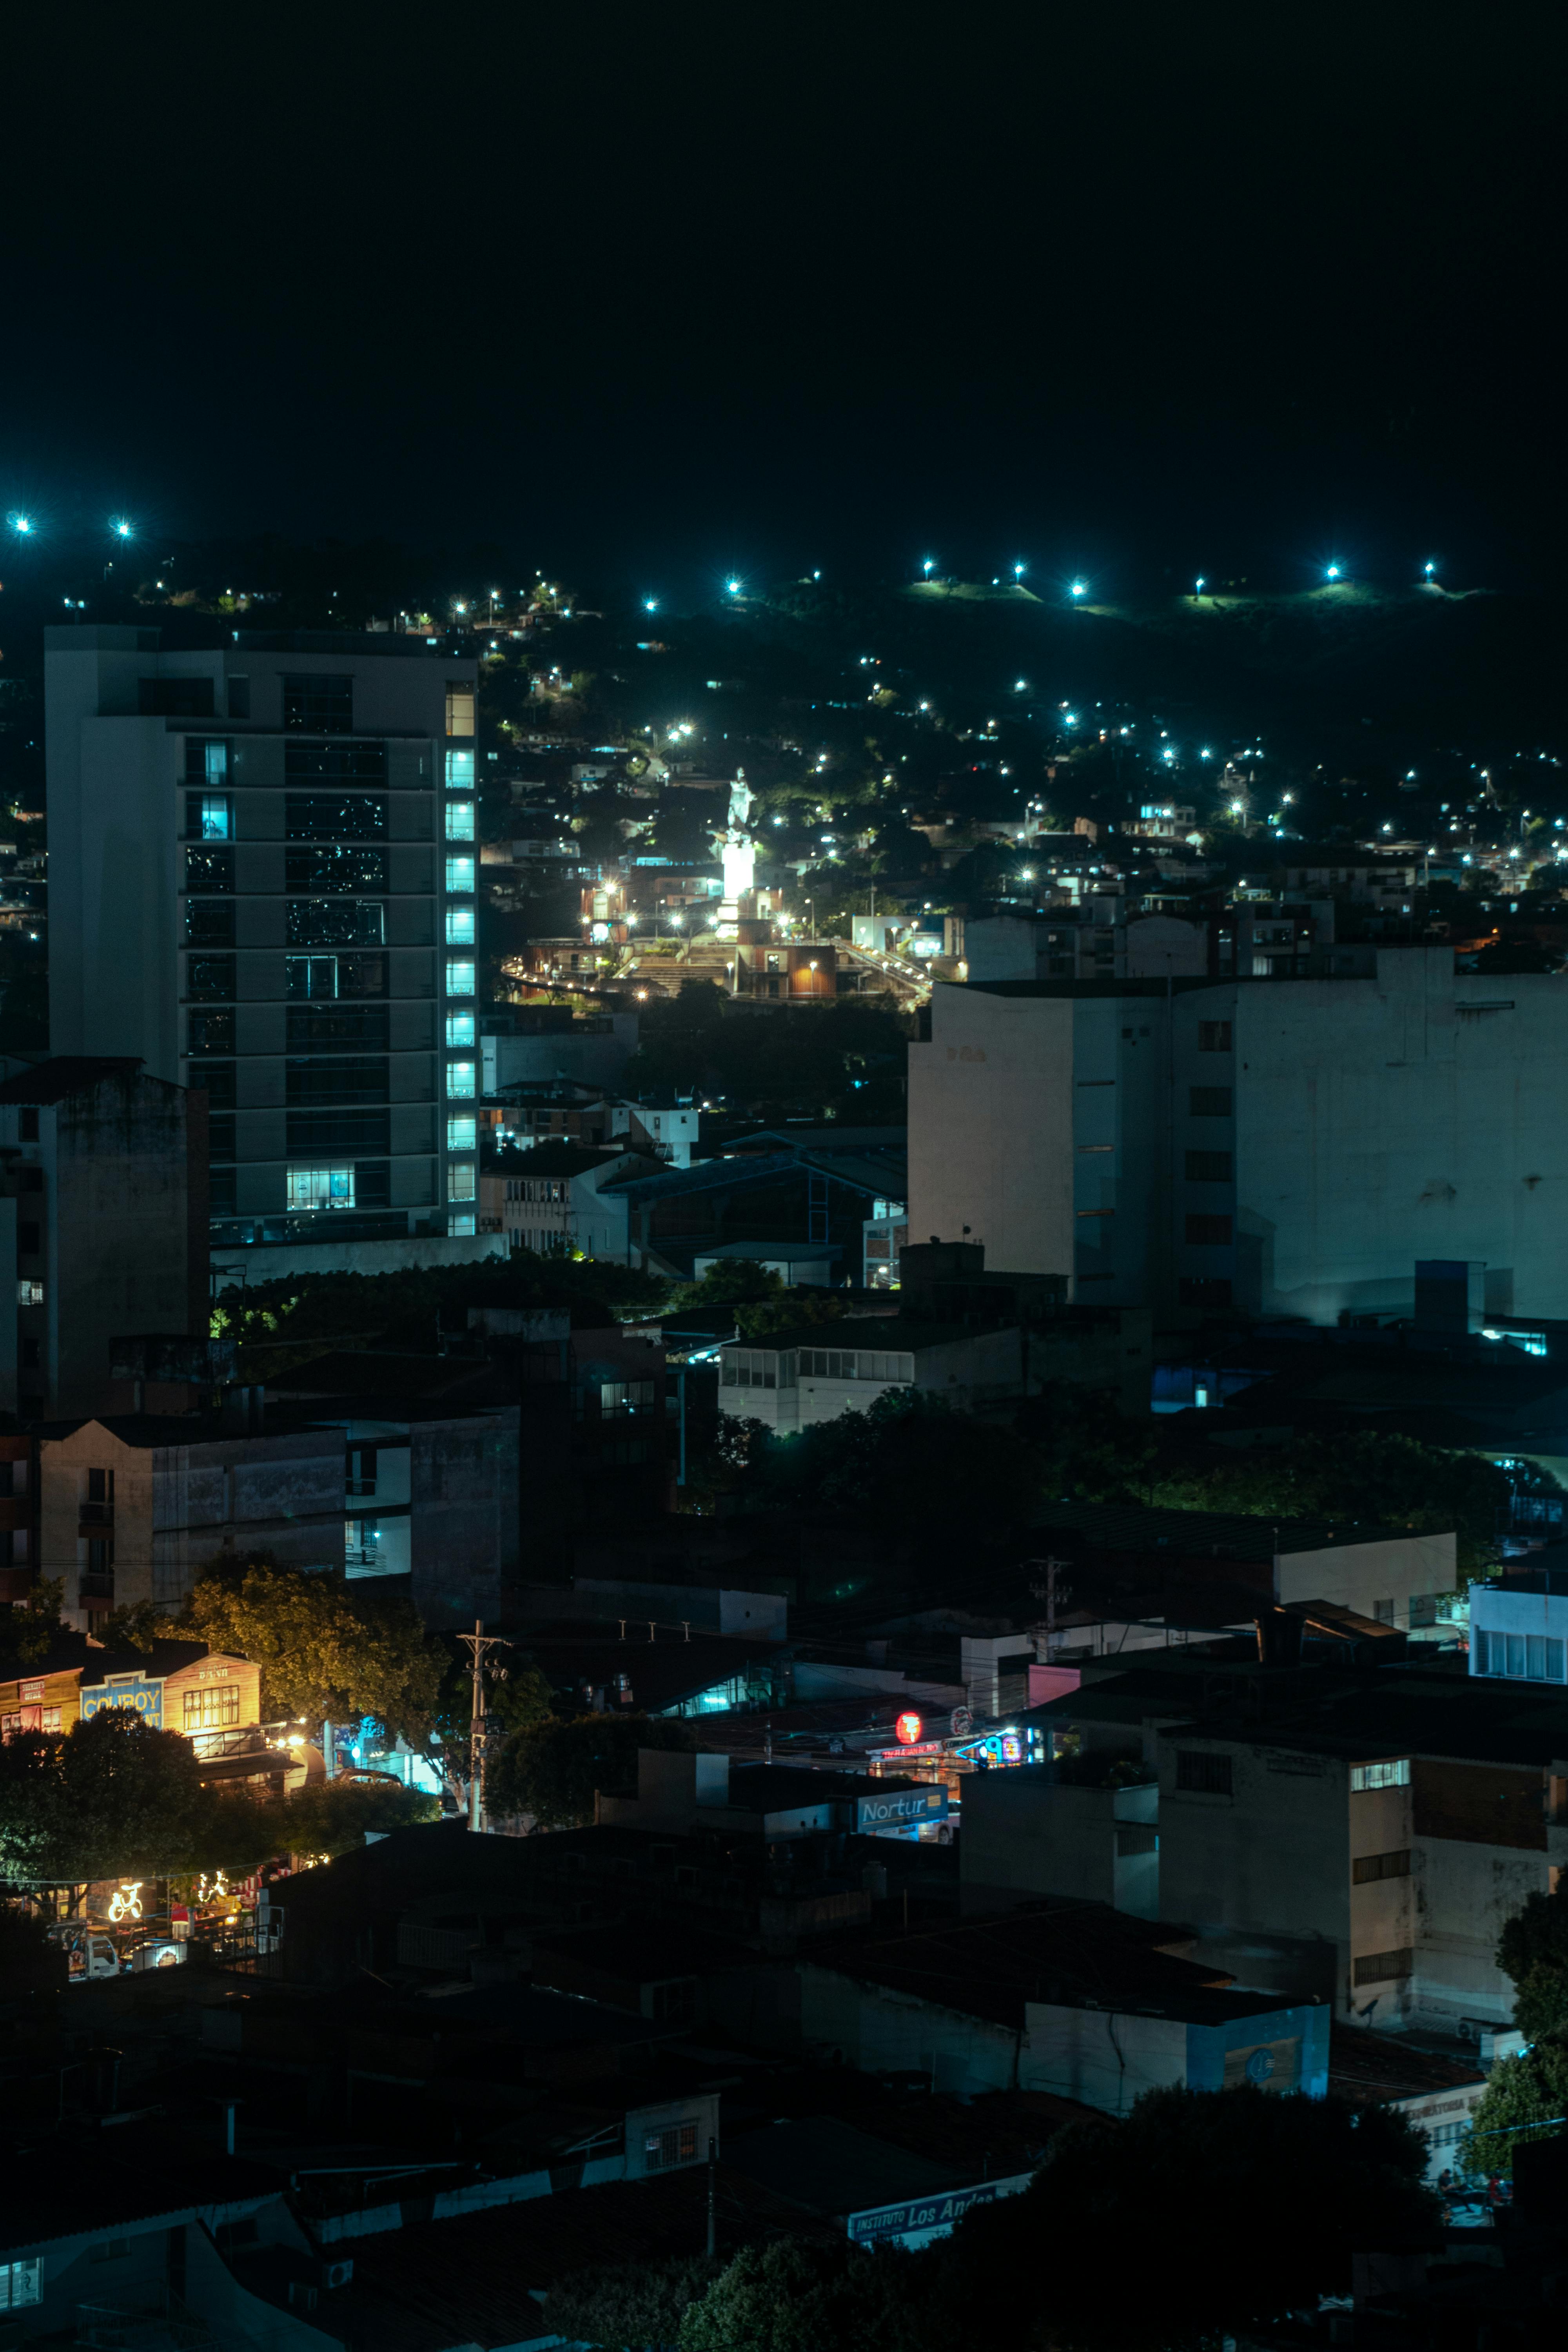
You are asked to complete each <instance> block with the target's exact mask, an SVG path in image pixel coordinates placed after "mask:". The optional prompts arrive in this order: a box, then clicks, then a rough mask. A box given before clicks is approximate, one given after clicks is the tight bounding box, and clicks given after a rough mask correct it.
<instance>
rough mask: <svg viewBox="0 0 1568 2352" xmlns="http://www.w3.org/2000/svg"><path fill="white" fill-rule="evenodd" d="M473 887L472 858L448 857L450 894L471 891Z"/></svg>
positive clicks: (448, 888)
mask: <svg viewBox="0 0 1568 2352" xmlns="http://www.w3.org/2000/svg"><path fill="white" fill-rule="evenodd" d="M473 887H474V861H473V859H472V858H471V857H448V858H447V891H448V893H450V892H452V891H455V890H471V889H472V888H473Z"/></svg>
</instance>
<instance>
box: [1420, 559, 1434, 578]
mask: <svg viewBox="0 0 1568 2352" xmlns="http://www.w3.org/2000/svg"><path fill="white" fill-rule="evenodd" d="M1421 576H1422V578H1423V579H1424V580H1435V579H1436V576H1437V567H1436V564H1435V563H1424V564H1423V565H1422V566H1421Z"/></svg>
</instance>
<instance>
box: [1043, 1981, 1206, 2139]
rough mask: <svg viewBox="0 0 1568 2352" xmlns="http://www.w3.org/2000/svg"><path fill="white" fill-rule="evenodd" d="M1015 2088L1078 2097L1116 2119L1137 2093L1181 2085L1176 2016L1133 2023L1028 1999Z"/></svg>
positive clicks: (1182, 2050) (1119, 2014)
mask: <svg viewBox="0 0 1568 2352" xmlns="http://www.w3.org/2000/svg"><path fill="white" fill-rule="evenodd" d="M1026 2016H1027V2019H1028V2027H1027V2043H1026V2049H1025V2051H1024V2052H1023V2053H1021V2056H1020V2061H1019V2067H1018V2082H1019V2088H1020V2089H1022V2090H1026V2091H1052V2092H1054V2093H1055V2094H1056V2095H1057V2096H1058V2098H1062V2099H1080V2100H1081V2101H1082V2102H1083V2104H1084V2105H1085V2106H1089V2107H1102V2108H1103V2109H1104V2110H1105V2112H1106V2114H1107V2115H1111V2116H1124V2115H1125V2114H1126V2113H1127V2110H1128V2108H1129V2107H1130V2106H1131V2105H1132V2102H1133V2100H1134V2099H1136V2098H1138V2097H1139V2096H1140V2095H1141V2094H1142V2093H1143V2092H1144V2091H1155V2090H1163V2089H1165V2088H1166V2087H1168V2086H1177V2087H1179V2086H1180V2085H1181V2084H1184V2083H1185V2081H1186V2079H1187V2026H1186V2023H1185V2021H1184V2020H1183V2019H1181V2018H1176V2017H1140V2016H1136V2015H1129V2014H1127V2013H1125V2012H1123V2011H1111V2010H1109V2009H1078V2008H1068V2007H1067V2006H1065V2005H1059V2006H1058V2004H1056V2003H1054V2002H1047V2001H1033V2000H1032V2001H1030V2002H1029V2003H1028V2004H1027V2008H1026Z"/></svg>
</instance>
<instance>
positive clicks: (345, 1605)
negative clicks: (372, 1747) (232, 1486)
mask: <svg viewBox="0 0 1568 2352" xmlns="http://www.w3.org/2000/svg"><path fill="white" fill-rule="evenodd" d="M180 1630H181V1631H182V1632H183V1633H186V1634H195V1636H197V1637H198V1638H199V1639H200V1640H202V1641H204V1642H208V1643H211V1644H212V1647H213V1648H214V1649H215V1650H227V1651H231V1652H237V1654H239V1655H240V1656H241V1657H245V1658H252V1659H254V1660H255V1661H256V1662H257V1664H258V1665H259V1666H260V1668H261V1711H262V1715H263V1717H264V1718H266V1719H268V1720H271V1719H275V1718H277V1717H302V1718H303V1720H304V1722H305V1724H306V1726H307V1728H308V1730H309V1731H310V1735H311V1737H312V1738H313V1737H315V1736H316V1735H317V1734H318V1733H319V1732H320V1730H321V1726H322V1724H323V1723H343V1722H347V1721H349V1720H351V1719H353V1717H360V1716H367V1715H368V1716H374V1717H375V1718H376V1720H377V1721H378V1722H380V1723H383V1724H384V1725H385V1727H386V1728H387V1729H388V1731H390V1732H395V1733H396V1732H401V1733H402V1735H403V1736H404V1738H406V1739H408V1740H409V1741H410V1742H418V1741H421V1740H423V1739H424V1738H426V1736H427V1735H428V1733H429V1730H430V1727H431V1724H432V1720H433V1717H434V1716H435V1712H436V1706H437V1696H438V1694H439V1690H440V1685H441V1677H442V1672H443V1669H444V1667H445V1665H446V1663H447V1661H446V1656H445V1654H444V1653H443V1652H442V1651H441V1649H440V1648H439V1647H438V1645H437V1643H434V1642H433V1641H431V1640H430V1638H429V1637H428V1636H427V1635H426V1632H425V1629H424V1627H423V1626H422V1625H421V1623H420V1622H419V1619H418V1617H417V1616H416V1613H415V1612H414V1609H413V1607H412V1605H411V1603H410V1602H408V1601H405V1600H402V1599H398V1600H384V1599H382V1598H380V1597H379V1596H378V1597H377V1598H375V1599H374V1600H370V1601H361V1600H359V1599H357V1598H351V1597H350V1594H349V1592H348V1590H347V1588H346V1586H345V1585H344V1583H343V1581H342V1579H341V1578H340V1577H336V1576H320V1575H310V1576H308V1575H304V1574H301V1573H300V1571H299V1570H294V1569H286V1568H279V1566H278V1565H277V1564H276V1562H274V1561H272V1560H269V1559H250V1560H247V1561H245V1562H244V1563H242V1564H241V1565H239V1566H238V1567H237V1568H236V1569H230V1568H228V1567H227V1565H226V1564H215V1565H214V1567H213V1568H212V1569H211V1570H209V1572H208V1573H206V1574H205V1575H204V1576H203V1577H202V1579H201V1580H200V1581H199V1582H198V1583H197V1585H196V1587H195V1591H193V1592H192V1593H191V1595H190V1598H189V1599H188V1601H186V1603H185V1607H184V1614H183V1616H182V1619H181V1627H180Z"/></svg>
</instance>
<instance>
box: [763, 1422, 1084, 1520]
mask: <svg viewBox="0 0 1568 2352" xmlns="http://www.w3.org/2000/svg"><path fill="white" fill-rule="evenodd" d="M747 1465H748V1466H747V1474H746V1489H747V1491H748V1493H749V1495H750V1496H751V1497H752V1499H753V1500H755V1501H758V1502H761V1503H763V1504H770V1503H780V1504H786V1505H794V1506H796V1507H802V1506H805V1507H818V1506H820V1507H826V1508H828V1509H839V1510H847V1511H856V1512H860V1513H863V1514H864V1515H865V1516H867V1517H869V1518H871V1519H873V1520H876V1521H878V1522H879V1523H880V1524H882V1525H884V1526H887V1527H892V1528H910V1529H918V1528H938V1527H941V1528H949V1527H953V1526H956V1525H959V1524H961V1523H963V1522H966V1521H969V1520H971V1519H972V1518H973V1514H974V1513H975V1511H976V1510H977V1509H978V1510H980V1511H982V1512H984V1516H985V1518H986V1520H987V1521H988V1523H990V1524H991V1525H1003V1526H1005V1525H1006V1524H1007V1523H1008V1522H1009V1521H1012V1520H1014V1519H1017V1518H1020V1517H1023V1516H1024V1514H1025V1513H1026V1510H1027V1509H1028V1507H1030V1505H1031V1503H1032V1502H1033V1500H1034V1498H1035V1496H1036V1495H1037V1491H1038V1483H1039V1482H1038V1472H1037V1467H1036V1463H1035V1458H1034V1455H1033V1454H1032V1452H1031V1450H1030V1448H1029V1447H1028V1445H1027V1444H1025V1442H1024V1441H1023V1440H1022V1439H1020V1438H1018V1437H1017V1436H1016V1435H1015V1434H1014V1433H1013V1432H1012V1431H1011V1430H1008V1429H1003V1428H999V1427H997V1426H995V1425H994V1423H990V1422H984V1421H979V1420H977V1419H976V1418H975V1416H974V1415H973V1413H967V1412H957V1411H955V1409H954V1408H953V1407H952V1406H951V1405H949V1404H948V1403H946V1402H944V1401H943V1399H942V1398H941V1397H940V1396H936V1395H933V1394H931V1392H930V1391H925V1390H921V1389H888V1390H885V1391H883V1393H882V1394H881V1395H880V1396H879V1397H876V1398H874V1399H873V1400H872V1402H871V1403H870V1404H869V1405H868V1407H867V1409H866V1411H865V1412H843V1413H840V1414H839V1415H838V1416H837V1419H836V1420H833V1421H827V1422H819V1423H817V1424H816V1426H815V1427H814V1428H811V1429H803V1430H801V1431H799V1432H798V1433H795V1434H794V1435H790V1436H785V1437H782V1438H779V1437H773V1438H770V1439H768V1440H766V1441H765V1442H763V1443H762V1444H752V1445H751V1446H750V1448H749V1449H748V1455H747Z"/></svg>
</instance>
